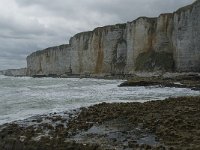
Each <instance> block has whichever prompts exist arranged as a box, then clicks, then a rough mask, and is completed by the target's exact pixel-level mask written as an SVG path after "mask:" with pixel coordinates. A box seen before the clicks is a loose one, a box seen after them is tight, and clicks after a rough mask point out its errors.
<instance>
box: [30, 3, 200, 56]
mask: <svg viewBox="0 0 200 150" xmlns="http://www.w3.org/2000/svg"><path fill="white" fill-rule="evenodd" d="M199 2H200V0H196V1H195V2H193V3H192V4H190V5H187V6H184V7H182V8H179V9H178V10H177V11H175V12H173V13H163V14H160V15H159V17H161V16H173V15H174V14H180V13H181V12H185V11H188V10H192V8H193V7H194V5H196V4H197V3H199ZM159 17H145V16H143V17H138V18H137V19H135V20H133V21H131V22H127V23H122V24H115V25H106V26H102V27H97V28H95V29H94V30H92V31H85V32H80V33H77V34H75V35H74V36H73V37H72V38H71V39H70V41H69V43H71V40H72V39H73V38H77V39H79V38H80V37H81V36H90V34H94V33H95V34H98V33H99V32H101V31H108V30H111V31H112V30H115V29H122V30H123V29H125V28H126V26H127V24H128V23H136V22H137V21H140V20H141V19H144V20H146V21H156V19H157V18H159ZM68 47H70V44H63V45H60V46H54V47H49V48H46V49H44V50H39V51H36V52H34V53H32V54H30V55H29V56H28V57H30V56H33V55H40V54H43V53H46V52H48V51H50V50H58V49H63V48H68ZM28 57H27V58H28Z"/></svg>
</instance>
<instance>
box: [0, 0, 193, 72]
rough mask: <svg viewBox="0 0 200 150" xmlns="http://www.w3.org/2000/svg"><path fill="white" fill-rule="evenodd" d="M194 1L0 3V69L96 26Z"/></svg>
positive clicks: (39, 0)
mask: <svg viewBox="0 0 200 150" xmlns="http://www.w3.org/2000/svg"><path fill="white" fill-rule="evenodd" d="M193 1H194V0H0V10H1V13H0V43H1V44H0V70H2V69H10V68H21V67H25V66H26V56H27V55H29V54H30V53H32V52H34V51H36V50H39V49H43V48H46V47H49V46H55V45H60V44H64V43H68V40H69V38H70V37H71V36H73V35H74V34H76V33H78V32H82V31H87V30H92V29H93V28H95V27H98V26H104V25H109V24H116V23H123V22H127V21H132V20H134V19H136V18H137V17H139V16H148V17H155V16H158V15H159V14H160V13H167V12H173V11H175V10H176V9H178V8H179V7H182V6H184V5H187V4H190V3H192V2H193Z"/></svg>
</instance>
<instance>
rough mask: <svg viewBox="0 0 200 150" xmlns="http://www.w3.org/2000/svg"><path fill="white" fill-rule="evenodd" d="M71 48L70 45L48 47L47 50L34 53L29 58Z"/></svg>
mask: <svg viewBox="0 0 200 150" xmlns="http://www.w3.org/2000/svg"><path fill="white" fill-rule="evenodd" d="M69 47H70V45H69V44H62V45H59V46H53V47H48V48H46V49H44V50H38V51H36V52H33V53H32V54H30V55H29V56H27V58H28V57H31V56H34V55H36V56H37V55H41V54H44V53H47V52H49V51H57V50H62V49H64V48H69Z"/></svg>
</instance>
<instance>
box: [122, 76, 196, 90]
mask: <svg viewBox="0 0 200 150" xmlns="http://www.w3.org/2000/svg"><path fill="white" fill-rule="evenodd" d="M124 86H160V87H177V88H190V89H192V90H198V91H199V90H200V75H199V74H168V75H167V74H164V75H162V76H151V77H145V76H144V77H141V76H134V77H131V78H129V79H128V80H127V81H125V82H124V83H122V84H120V85H119V87H124Z"/></svg>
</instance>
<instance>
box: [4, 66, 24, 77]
mask: <svg viewBox="0 0 200 150" xmlns="http://www.w3.org/2000/svg"><path fill="white" fill-rule="evenodd" d="M0 75H6V76H16V77H17V76H26V75H27V69H26V68H20V69H8V70H2V71H0Z"/></svg>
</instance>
